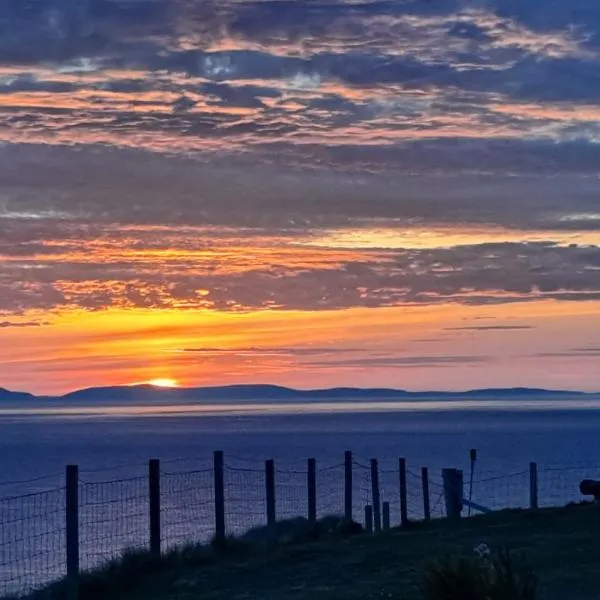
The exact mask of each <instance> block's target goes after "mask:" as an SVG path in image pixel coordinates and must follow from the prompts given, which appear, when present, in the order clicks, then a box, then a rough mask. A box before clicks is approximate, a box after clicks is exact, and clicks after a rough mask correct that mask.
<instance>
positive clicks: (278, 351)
mask: <svg viewBox="0 0 600 600" xmlns="http://www.w3.org/2000/svg"><path fill="white" fill-rule="evenodd" d="M364 350H365V349H364V348H338V347H329V348H328V347H326V346H324V347H314V346H311V347H298V348H280V347H278V348H257V347H249V348H183V349H182V350H181V352H189V353H192V354H202V355H211V356H215V355H216V356H218V355H223V356H227V355H235V356H240V355H248V356H298V357H303V356H309V357H310V356H320V355H322V354H357V353H362V352H364Z"/></svg>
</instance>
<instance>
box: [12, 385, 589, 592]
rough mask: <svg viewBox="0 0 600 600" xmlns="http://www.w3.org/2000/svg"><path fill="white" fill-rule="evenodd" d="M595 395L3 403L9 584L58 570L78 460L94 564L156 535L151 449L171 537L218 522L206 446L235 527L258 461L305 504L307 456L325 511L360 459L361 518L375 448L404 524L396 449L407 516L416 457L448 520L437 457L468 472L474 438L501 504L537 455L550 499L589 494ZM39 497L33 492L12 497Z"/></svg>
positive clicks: (480, 494) (281, 505) (248, 509)
mask: <svg viewBox="0 0 600 600" xmlns="http://www.w3.org/2000/svg"><path fill="white" fill-rule="evenodd" d="M599 430H600V396H596V397H586V398H585V399H582V398H580V397H579V398H572V399H561V400H558V401H557V400H547V399H541V398H539V399H533V400H532V399H529V400H526V401H522V400H509V401H500V400H492V401H472V400H469V401H467V400H465V401H455V402H435V401H432V402H411V403H401V404H398V403H386V402H379V403H369V404H367V403H360V404H359V403H340V402H336V403H333V404H322V403H321V404H315V403H309V404H285V405H253V404H249V403H245V404H238V405H228V406H226V405H222V404H221V405H215V406H211V407H206V406H202V407H198V406H194V405H192V404H187V405H182V406H177V407H173V406H169V407H165V406H159V405H155V406H145V407H140V406H123V405H121V406H118V407H117V406H99V405H93V406H91V405H89V404H88V405H87V406H86V407H73V406H65V405H58V404H57V405H45V407H44V408H43V409H40V408H39V407H37V408H31V409H30V408H28V407H27V408H24V406H23V405H21V406H8V405H3V406H2V407H1V408H0V451H1V454H0V534H1V535H0V538H1V539H0V595H1V593H2V592H19V591H23V590H27V589H30V588H31V587H33V586H35V585H39V584H41V583H44V582H46V581H49V580H52V579H54V578H56V577H60V576H61V575H62V574H63V572H64V494H63V491H62V490H61V489H60V488H61V487H62V486H63V485H64V468H65V465H66V464H69V463H71V464H77V465H79V467H80V479H81V490H80V500H81V513H80V529H81V536H82V541H81V546H82V547H81V555H82V565H83V566H84V567H86V568H87V567H93V566H95V565H97V564H99V563H101V562H102V561H104V560H106V559H108V558H110V557H111V556H115V555H117V554H118V553H119V552H121V551H122V550H123V549H124V548H126V547H147V537H148V536H147V533H148V518H147V514H148V512H147V511H148V508H147V501H148V496H147V489H148V487H147V486H148V484H147V479H146V474H147V461H148V460H149V459H150V458H158V459H160V460H161V461H162V472H163V476H162V497H163V538H164V542H165V545H167V546H169V545H171V546H172V545H176V544H180V543H185V542H190V541H198V540H200V541H205V540H207V539H208V538H209V537H210V536H211V535H212V532H213V527H214V504H213V495H212V472H211V470H210V469H211V465H212V453H213V451H214V450H223V451H224V452H225V463H226V466H227V471H226V497H227V526H228V530H229V531H230V532H232V533H241V532H243V531H244V530H246V529H248V528H249V527H251V526H254V525H262V524H264V522H265V510H264V504H265V498H264V470H263V465H264V460H265V459H271V458H272V459H274V460H275V463H276V473H277V477H276V480H277V486H278V487H277V513H278V517H280V518H285V517H290V516H295V515H305V514H306V502H307V500H306V475H305V469H306V459H308V458H309V457H313V458H316V459H317V465H318V478H317V479H318V510H319V514H320V515H324V514H329V513H340V512H341V509H342V506H343V467H342V462H343V456H344V451H345V450H352V451H353V455H354V460H355V477H354V488H355V493H354V496H355V509H354V512H355V518H357V519H360V518H361V515H362V511H363V508H364V505H365V504H368V503H370V502H371V487H370V473H369V469H368V465H369V460H370V459H372V458H377V459H378V460H379V469H380V471H381V475H380V477H381V488H382V500H384V501H389V502H390V503H391V516H392V523H396V522H397V521H398V518H399V515H398V497H399V494H398V487H399V486H398V471H397V465H398V458H399V457H403V458H406V460H407V463H408V468H409V474H408V487H409V490H408V491H409V516H411V517H412V518H415V519H418V518H421V516H422V514H423V512H422V511H423V497H422V488H421V481H420V479H419V477H420V473H421V467H425V466H426V467H428V468H429V472H430V478H431V504H432V512H433V514H434V516H443V501H442V495H441V488H440V487H439V480H440V472H441V469H442V468H446V467H457V468H462V469H464V470H465V473H466V483H467V488H468V485H469V449H470V448H476V449H477V450H478V461H477V464H476V468H475V475H474V478H473V479H474V483H473V499H474V500H475V501H477V502H478V503H480V504H482V505H484V506H487V507H489V508H492V509H497V508H503V507H518V506H525V505H527V503H528V501H529V471H528V470H529V463H530V462H531V461H535V462H537V463H538V465H539V468H540V475H539V476H540V504H541V505H560V504H565V503H567V502H569V501H574V500H580V499H581V498H580V496H579V492H578V483H579V481H580V480H581V479H582V478H584V477H594V478H600V436H599V435H598V431H599ZM24 494H34V495H33V496H31V497H28V498H25V499H19V498H17V499H12V500H10V499H8V500H7V499H6V498H10V497H13V498H14V497H15V496H21V495H24Z"/></svg>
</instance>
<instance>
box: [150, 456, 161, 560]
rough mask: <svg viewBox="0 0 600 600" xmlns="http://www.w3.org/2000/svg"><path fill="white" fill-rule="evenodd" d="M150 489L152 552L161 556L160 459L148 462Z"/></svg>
mask: <svg viewBox="0 0 600 600" xmlns="http://www.w3.org/2000/svg"><path fill="white" fill-rule="evenodd" d="M148 490H149V498H150V553H151V554H153V555H154V556H160V537H161V535H160V461H159V460H158V459H156V458H153V459H151V460H150V462H149V463H148Z"/></svg>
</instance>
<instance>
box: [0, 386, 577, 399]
mask: <svg viewBox="0 0 600 600" xmlns="http://www.w3.org/2000/svg"><path fill="white" fill-rule="evenodd" d="M583 395H586V394H585V393H584V392H577V391H568V390H546V389H540V388H523V387H517V388H500V389H494V388H489V389H476V390H468V391H465V392H448V391H424V392H409V391H406V390H395V389H386V388H351V387H339V388H329V389H316V390H297V389H293V388H287V387H281V386H277V385H228V386H214V387H198V388H162V387H155V386H152V385H147V384H146V385H135V386H114V387H93V388H87V389H82V390H77V391H74V392H70V393H68V394H65V395H63V396H58V397H52V398H42V397H40V396H34V395H33V394H27V393H24V392H11V391H9V390H5V389H3V388H0V401H3V400H4V401H9V400H11V401H26V400H35V399H38V400H42V399H47V400H48V399H53V400H65V401H70V402H101V401H106V400H110V401H112V402H114V401H118V402H160V401H167V402H174V401H175V402H178V401H181V402H184V401H185V402H190V401H196V402H202V401H209V402H219V401H230V400H231V401H234V400H238V401H239V400H245V401H256V402H259V401H303V402H307V401H308V402H310V401H322V400H329V401H336V400H337V401H341V400H363V401H364V400H380V399H385V400H418V399H437V400H452V399H459V398H461V399H464V398H475V399H476V398H481V399H486V398H504V399H506V398H524V397H530V398H531V397H538V396H545V397H554V398H567V397H572V396H583Z"/></svg>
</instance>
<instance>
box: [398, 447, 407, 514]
mask: <svg viewBox="0 0 600 600" xmlns="http://www.w3.org/2000/svg"><path fill="white" fill-rule="evenodd" d="M398 473H399V476H400V524H401V525H407V524H408V490H407V487H406V459H405V458H401V459H400V460H399V461H398Z"/></svg>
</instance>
